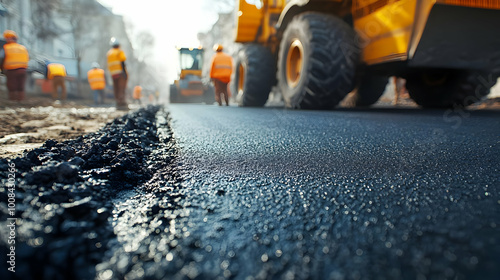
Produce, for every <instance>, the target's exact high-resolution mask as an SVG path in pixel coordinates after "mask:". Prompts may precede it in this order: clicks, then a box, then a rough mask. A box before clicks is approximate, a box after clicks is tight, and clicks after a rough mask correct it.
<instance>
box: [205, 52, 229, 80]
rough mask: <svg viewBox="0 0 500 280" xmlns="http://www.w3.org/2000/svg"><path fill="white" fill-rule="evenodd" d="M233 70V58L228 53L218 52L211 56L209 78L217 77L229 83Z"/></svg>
mask: <svg viewBox="0 0 500 280" xmlns="http://www.w3.org/2000/svg"><path fill="white" fill-rule="evenodd" d="M232 72H233V59H232V58H231V56H230V55H227V54H225V53H223V52H218V53H216V54H215V55H214V57H213V58H212V67H211V68H210V78H214V79H218V80H220V81H221V82H223V83H229V81H230V80H231V73H232Z"/></svg>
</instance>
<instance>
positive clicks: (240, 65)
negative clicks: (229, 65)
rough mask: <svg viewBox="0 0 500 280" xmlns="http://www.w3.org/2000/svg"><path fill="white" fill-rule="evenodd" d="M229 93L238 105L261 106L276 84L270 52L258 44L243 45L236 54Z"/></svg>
mask: <svg viewBox="0 0 500 280" xmlns="http://www.w3.org/2000/svg"><path fill="white" fill-rule="evenodd" d="M234 66H235V71H234V74H233V78H232V80H233V82H232V83H231V93H232V94H234V95H236V100H237V101H238V103H239V105H240V106H245V107H261V106H264V104H266V101H267V98H268V97H269V92H270V91H271V88H272V86H273V85H275V84H276V78H275V73H276V66H275V59H274V58H273V56H272V54H271V52H270V51H269V50H268V49H267V48H265V47H263V46H260V45H256V44H249V45H245V46H244V47H243V48H242V49H241V50H240V51H239V52H238V54H237V56H236V58H235V62H234Z"/></svg>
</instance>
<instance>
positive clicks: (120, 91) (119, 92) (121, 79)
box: [113, 74, 127, 106]
mask: <svg viewBox="0 0 500 280" xmlns="http://www.w3.org/2000/svg"><path fill="white" fill-rule="evenodd" d="M126 86H127V77H126V76H125V75H124V74H120V75H115V76H113V92H114V94H115V100H116V105H117V106H126V105H127V101H126V100H125V87H126Z"/></svg>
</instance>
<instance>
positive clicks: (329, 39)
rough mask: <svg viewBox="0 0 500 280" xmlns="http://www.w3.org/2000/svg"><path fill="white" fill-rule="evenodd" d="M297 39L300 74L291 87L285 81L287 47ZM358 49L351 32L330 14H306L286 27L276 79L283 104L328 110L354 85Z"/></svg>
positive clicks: (353, 33)
mask: <svg viewBox="0 0 500 280" xmlns="http://www.w3.org/2000/svg"><path fill="white" fill-rule="evenodd" d="M295 39H298V40H299V41H300V42H301V44H302V46H303V51H304V57H303V60H302V61H303V67H302V69H303V71H302V73H301V77H300V80H299V81H298V84H297V85H296V86H295V87H294V88H291V87H290V86H289V85H288V83H287V78H286V69H287V68H286V67H287V66H286V58H287V56H288V51H289V46H290V44H291V43H292V42H293V41H294V40H295ZM360 54H361V52H360V49H359V46H358V44H357V42H356V36H355V32H354V30H353V29H352V28H351V27H350V26H349V25H348V24H347V23H345V22H344V21H342V20H341V19H339V18H336V17H334V16H331V15H327V14H322V13H316V12H307V13H303V14H300V15H298V16H296V17H295V18H294V19H293V20H292V21H291V22H290V23H289V24H288V26H287V28H286V30H285V32H284V34H283V38H282V40H281V44H280V51H279V55H278V72H277V80H278V86H279V89H280V91H281V93H282V95H283V99H284V101H285V105H286V106H287V107H289V108H297V109H299V108H300V109H332V108H334V107H335V106H336V105H337V104H338V103H339V102H340V101H341V100H342V99H343V98H344V97H345V96H346V95H347V94H348V93H349V92H351V91H352V90H353V89H354V86H355V74H356V68H357V66H358V65H359V59H360Z"/></svg>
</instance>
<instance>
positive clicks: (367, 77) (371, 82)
mask: <svg viewBox="0 0 500 280" xmlns="http://www.w3.org/2000/svg"><path fill="white" fill-rule="evenodd" d="M388 82H389V77H386V76H379V75H373V74H370V73H365V74H364V75H363V77H362V78H361V81H360V83H359V86H358V88H357V89H356V93H355V94H354V106H356V107H368V106H370V105H373V104H375V102H377V101H378V99H379V98H380V96H382V94H384V91H385V88H386V86H387V84H388Z"/></svg>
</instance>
